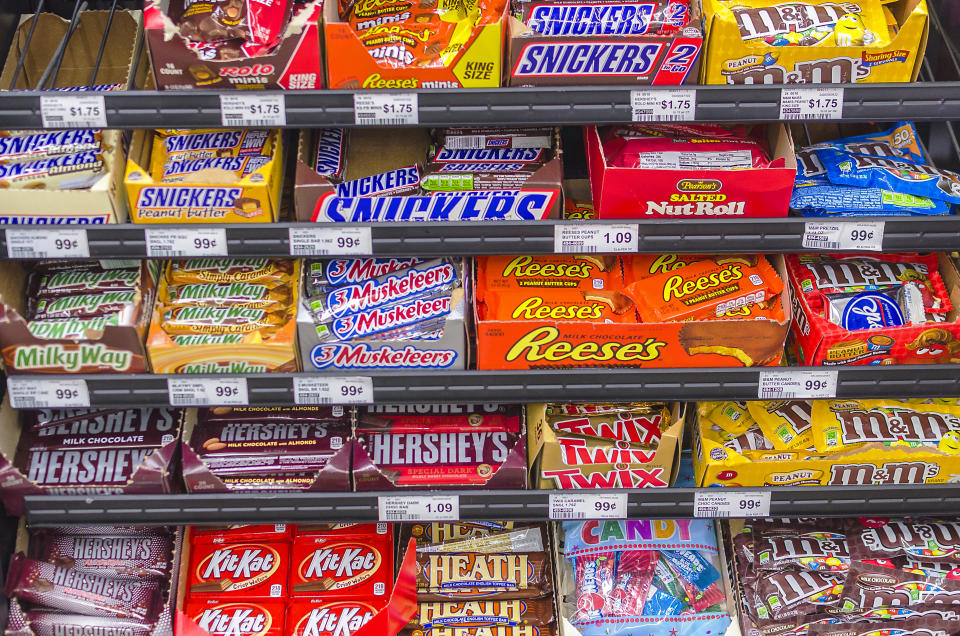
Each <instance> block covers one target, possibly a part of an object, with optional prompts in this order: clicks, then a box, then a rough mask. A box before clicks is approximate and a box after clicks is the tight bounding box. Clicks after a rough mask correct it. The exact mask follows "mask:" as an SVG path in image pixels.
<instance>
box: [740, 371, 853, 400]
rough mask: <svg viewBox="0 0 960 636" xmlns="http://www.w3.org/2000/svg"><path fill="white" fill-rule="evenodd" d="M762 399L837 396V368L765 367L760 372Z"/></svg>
mask: <svg viewBox="0 0 960 636" xmlns="http://www.w3.org/2000/svg"><path fill="white" fill-rule="evenodd" d="M757 397H759V398H760V399H761V400H798V399H799V400H817V399H821V400H822V399H830V398H835V397H837V370H836V369H824V370H819V369H818V370H816V371H808V370H806V369H784V368H779V369H765V370H763V371H761V372H760V382H759V386H758V388H757Z"/></svg>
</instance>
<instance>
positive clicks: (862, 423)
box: [812, 400, 960, 452]
mask: <svg viewBox="0 0 960 636" xmlns="http://www.w3.org/2000/svg"><path fill="white" fill-rule="evenodd" d="M812 429H813V443H814V446H815V447H816V449H817V450H818V451H820V452H836V451H844V450H851V449H854V448H859V447H860V446H861V445H863V444H876V443H879V444H884V445H887V446H894V445H903V446H912V447H916V446H929V447H932V448H937V449H951V448H954V446H955V444H956V443H957V440H960V407H957V406H947V405H945V404H922V403H917V402H916V401H906V400H827V401H823V402H820V401H817V402H814V404H813V417H812Z"/></svg>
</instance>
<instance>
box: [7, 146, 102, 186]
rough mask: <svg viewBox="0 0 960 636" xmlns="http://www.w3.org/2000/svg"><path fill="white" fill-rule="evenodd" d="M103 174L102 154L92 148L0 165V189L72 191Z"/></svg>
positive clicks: (93, 181) (88, 184)
mask: <svg viewBox="0 0 960 636" xmlns="http://www.w3.org/2000/svg"><path fill="white" fill-rule="evenodd" d="M102 174H103V154H102V153H100V152H97V151H95V150H88V151H86V152H78V153H74V154H72V155H58V156H56V157H48V158H46V159H35V160H33V161H26V162H24V163H8V164H0V188H10V189H17V188H39V189H47V190H58V189H59V190H76V189H80V188H88V187H90V186H91V185H93V184H94V183H95V182H96V181H97V180H98V179H99V178H100V176H101V175H102Z"/></svg>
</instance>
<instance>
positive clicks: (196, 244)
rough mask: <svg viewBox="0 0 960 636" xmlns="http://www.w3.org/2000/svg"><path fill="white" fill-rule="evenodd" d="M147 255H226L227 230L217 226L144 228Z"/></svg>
mask: <svg viewBox="0 0 960 636" xmlns="http://www.w3.org/2000/svg"><path fill="white" fill-rule="evenodd" d="M143 232H144V237H145V238H146V241H147V256H148V257H155V258H180V257H184V256H186V257H192V256H226V255H227V251H228V250H227V231H226V230H225V229H224V228H222V227H221V228H218V227H203V228H190V229H189V230H182V229H178V228H164V227H150V228H146V229H144V231H143Z"/></svg>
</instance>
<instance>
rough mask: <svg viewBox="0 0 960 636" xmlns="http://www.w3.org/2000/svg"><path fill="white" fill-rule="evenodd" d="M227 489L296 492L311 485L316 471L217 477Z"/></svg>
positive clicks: (315, 477)
mask: <svg viewBox="0 0 960 636" xmlns="http://www.w3.org/2000/svg"><path fill="white" fill-rule="evenodd" d="M219 479H220V481H222V482H223V485H224V486H226V488H227V490H235V491H239V492H297V491H299V490H303V489H304V488H308V487H310V486H311V485H313V482H315V481H316V480H317V473H316V472H315V471H314V472H309V473H281V474H272V473H271V474H266V475H254V476H246V475H238V476H231V475H225V476H222V477H219Z"/></svg>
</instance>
